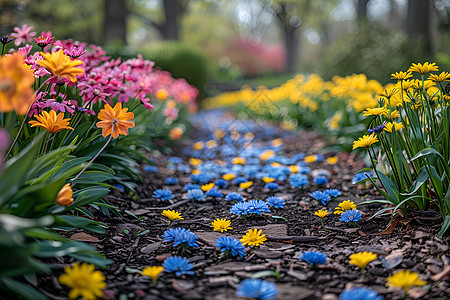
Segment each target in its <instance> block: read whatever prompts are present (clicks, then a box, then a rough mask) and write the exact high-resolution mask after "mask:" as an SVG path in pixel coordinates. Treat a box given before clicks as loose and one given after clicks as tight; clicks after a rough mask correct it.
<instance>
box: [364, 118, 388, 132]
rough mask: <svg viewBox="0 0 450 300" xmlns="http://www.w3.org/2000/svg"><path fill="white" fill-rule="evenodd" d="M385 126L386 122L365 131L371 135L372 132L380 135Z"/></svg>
mask: <svg viewBox="0 0 450 300" xmlns="http://www.w3.org/2000/svg"><path fill="white" fill-rule="evenodd" d="M386 124H387V122H386V121H384V122H383V124H381V125H380V126H377V127H375V128H374V129H367V131H368V132H370V133H373V132H376V133H380V132H382V131H383V129H384V126H386Z"/></svg>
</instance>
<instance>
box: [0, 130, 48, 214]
mask: <svg viewBox="0 0 450 300" xmlns="http://www.w3.org/2000/svg"><path fill="white" fill-rule="evenodd" d="M43 136H44V134H40V135H39V136H37V137H36V138H35V139H34V140H33V141H32V142H31V143H30V144H29V145H28V146H27V147H26V148H25V149H23V150H22V151H20V152H19V154H18V155H16V156H14V157H13V158H11V159H10V160H8V161H7V162H6V164H5V165H4V166H3V172H2V173H1V174H0V191H1V192H0V206H1V205H3V204H4V203H6V202H7V201H8V200H9V199H10V197H11V196H13V195H14V194H15V193H17V191H18V190H19V189H20V187H21V186H22V185H23V183H24V182H25V181H26V179H27V176H26V174H27V173H28V172H29V170H30V167H31V166H32V165H33V163H34V160H35V157H36V155H37V152H38V150H39V146H40V144H41V141H42V138H43Z"/></svg>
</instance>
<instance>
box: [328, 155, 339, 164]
mask: <svg viewBox="0 0 450 300" xmlns="http://www.w3.org/2000/svg"><path fill="white" fill-rule="evenodd" d="M338 161H339V158H338V157H337V156H331V157H328V158H327V159H326V162H327V163H328V164H329V165H335V164H337V162H338Z"/></svg>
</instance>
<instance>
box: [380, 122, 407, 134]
mask: <svg viewBox="0 0 450 300" xmlns="http://www.w3.org/2000/svg"><path fill="white" fill-rule="evenodd" d="M392 128H394V129H395V131H399V130H400V129H402V128H403V124H402V123H396V122H388V123H386V125H385V126H384V131H387V132H392Z"/></svg>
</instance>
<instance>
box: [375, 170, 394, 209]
mask: <svg viewBox="0 0 450 300" xmlns="http://www.w3.org/2000/svg"><path fill="white" fill-rule="evenodd" d="M375 172H377V174H378V177H379V178H380V181H381V183H382V184H383V187H384V188H385V190H386V193H387V194H388V195H389V196H390V197H391V198H392V200H394V204H396V205H397V204H398V202H399V196H400V193H399V191H398V188H397V186H396V185H395V183H394V182H392V180H390V179H389V177H387V176H386V175H384V174H383V173H382V172H380V171H377V170H375Z"/></svg>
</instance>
